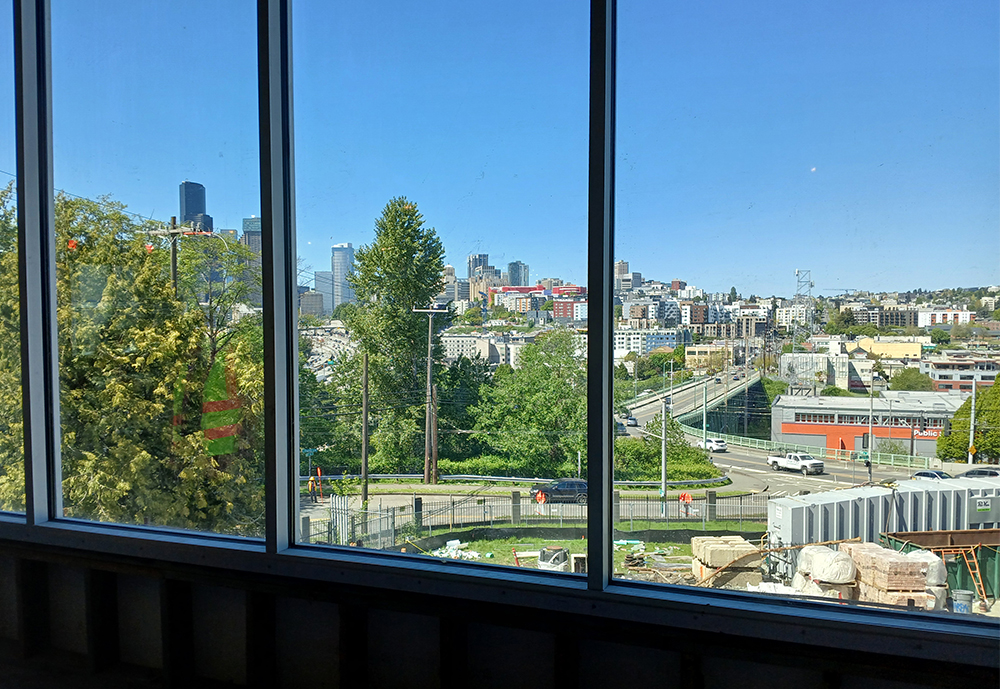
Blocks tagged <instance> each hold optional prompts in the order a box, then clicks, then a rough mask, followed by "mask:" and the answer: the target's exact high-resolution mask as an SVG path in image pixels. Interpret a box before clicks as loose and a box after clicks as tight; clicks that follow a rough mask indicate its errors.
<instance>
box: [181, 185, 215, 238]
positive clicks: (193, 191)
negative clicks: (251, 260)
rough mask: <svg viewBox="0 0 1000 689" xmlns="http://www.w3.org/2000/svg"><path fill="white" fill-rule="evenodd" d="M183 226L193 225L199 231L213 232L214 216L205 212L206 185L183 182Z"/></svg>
mask: <svg viewBox="0 0 1000 689" xmlns="http://www.w3.org/2000/svg"><path fill="white" fill-rule="evenodd" d="M180 197H181V212H180V222H181V225H186V224H188V223H191V224H192V225H194V226H195V227H196V228H198V229H199V230H203V231H206V232H211V231H212V229H213V228H212V216H211V215H208V214H207V213H206V212H205V185H203V184H198V183H197V182H188V181H184V182H181V186H180Z"/></svg>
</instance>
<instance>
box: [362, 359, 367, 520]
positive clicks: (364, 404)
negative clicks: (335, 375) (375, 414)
mask: <svg viewBox="0 0 1000 689" xmlns="http://www.w3.org/2000/svg"><path fill="white" fill-rule="evenodd" d="M366 502H368V352H365V353H364V354H363V355H362V357H361V503H362V504H364V503H366Z"/></svg>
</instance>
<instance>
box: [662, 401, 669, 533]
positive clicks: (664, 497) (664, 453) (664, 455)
mask: <svg viewBox="0 0 1000 689" xmlns="http://www.w3.org/2000/svg"><path fill="white" fill-rule="evenodd" d="M668 411H669V406H668V404H667V400H666V399H664V400H663V410H662V414H661V415H660V416H661V419H660V421H661V423H660V516H661V517H662V516H663V515H664V514H665V513H666V505H667V412H668Z"/></svg>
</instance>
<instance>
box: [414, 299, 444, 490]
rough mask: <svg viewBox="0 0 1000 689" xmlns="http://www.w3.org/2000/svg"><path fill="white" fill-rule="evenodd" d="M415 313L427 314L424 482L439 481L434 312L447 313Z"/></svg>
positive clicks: (423, 311)
mask: <svg viewBox="0 0 1000 689" xmlns="http://www.w3.org/2000/svg"><path fill="white" fill-rule="evenodd" d="M413 313H426V314H427V413H426V414H425V416H424V483H431V482H433V483H437V477H436V476H434V477H432V476H431V452H432V450H431V414H432V413H433V410H432V408H431V407H432V405H433V402H432V400H431V395H432V391H431V386H432V381H431V375H432V373H433V369H434V366H433V365H434V361H433V359H432V358H431V357H432V355H433V349H432V347H433V344H434V314H436V313H447V311H443V310H441V309H413Z"/></svg>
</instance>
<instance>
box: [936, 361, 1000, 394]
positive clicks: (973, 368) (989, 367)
mask: <svg viewBox="0 0 1000 689" xmlns="http://www.w3.org/2000/svg"><path fill="white" fill-rule="evenodd" d="M998 370H1000V361H997V360H996V359H993V358H989V357H983V356H977V355H973V354H971V353H969V352H962V353H958V354H948V355H934V356H930V357H927V358H926V359H924V360H922V361H921V362H920V372H921V373H924V374H926V375H928V376H930V379H931V380H932V381H934V389H935V390H938V391H941V392H948V391H959V392H971V391H972V386H973V385H978V386H980V387H983V386H988V385H993V382H994V381H995V380H996V377H997V371H998Z"/></svg>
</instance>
